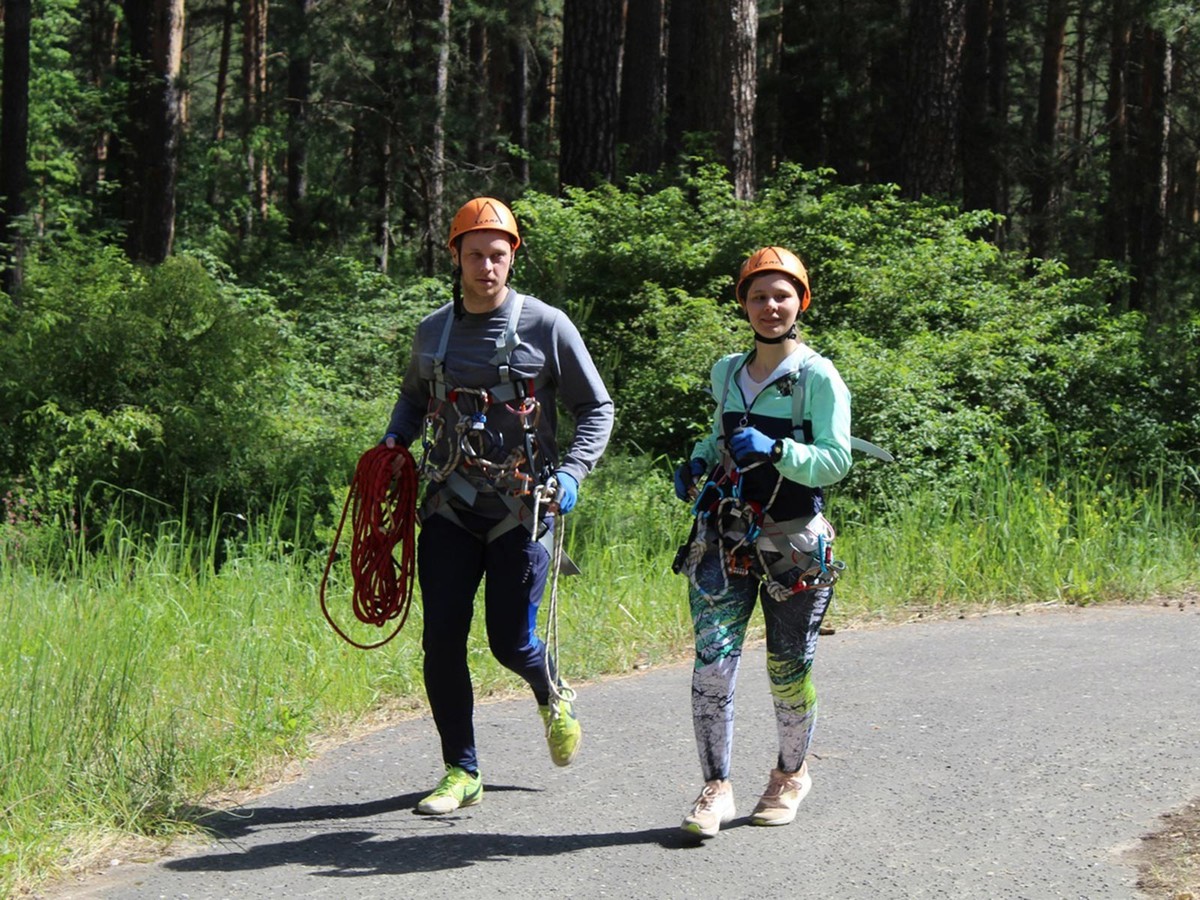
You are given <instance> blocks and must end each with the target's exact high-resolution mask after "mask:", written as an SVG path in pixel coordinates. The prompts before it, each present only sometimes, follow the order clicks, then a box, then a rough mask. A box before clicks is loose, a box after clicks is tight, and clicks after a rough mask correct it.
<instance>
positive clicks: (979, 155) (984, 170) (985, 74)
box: [962, 0, 1001, 210]
mask: <svg viewBox="0 0 1200 900" xmlns="http://www.w3.org/2000/svg"><path fill="white" fill-rule="evenodd" d="M994 14H995V8H994V6H993V3H992V0H967V10H966V38H965V42H964V44H963V94H962V96H963V99H962V104H963V106H962V173H963V204H962V205H963V209H992V210H995V209H998V208H999V199H1000V171H999V167H998V165H997V154H998V153H999V141H1000V139H1001V130H1000V128H999V127H998V120H997V116H996V110H994V109H993V108H992V102H991V101H992V97H991V92H990V90H989V85H990V83H991V78H992V66H993V60H992V58H991V49H992V43H991V35H992V21H993V20H992V17H993V15H994Z"/></svg>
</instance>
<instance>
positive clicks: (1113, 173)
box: [1100, 0, 1132, 305]
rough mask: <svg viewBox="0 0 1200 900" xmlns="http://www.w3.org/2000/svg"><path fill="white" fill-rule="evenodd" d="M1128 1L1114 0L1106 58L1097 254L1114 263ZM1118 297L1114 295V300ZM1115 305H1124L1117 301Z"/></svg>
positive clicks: (1121, 202) (1122, 228)
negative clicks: (1104, 174)
mask: <svg viewBox="0 0 1200 900" xmlns="http://www.w3.org/2000/svg"><path fill="white" fill-rule="evenodd" d="M1131 30H1132V29H1131V24H1130V21H1129V4H1128V0H1115V2H1114V4H1113V10H1112V31H1111V34H1110V43H1109V59H1108V97H1107V99H1106V101H1105V120H1106V122H1107V124H1108V127H1107V129H1106V130H1107V137H1108V199H1107V202H1106V203H1105V212H1104V220H1105V227H1104V239H1103V241H1104V242H1103V246H1102V247H1101V253H1100V255H1101V256H1102V257H1104V258H1106V259H1110V260H1113V261H1115V262H1117V263H1124V262H1125V261H1126V260H1128V259H1129V208H1130V205H1131V203H1130V200H1131V197H1130V190H1129V183H1128V181H1129V179H1128V174H1127V168H1128V163H1127V157H1128V152H1129V127H1128V123H1129V119H1128V116H1129V112H1128V107H1129V103H1128V93H1127V91H1128V87H1127V78H1128V72H1127V67H1128V65H1129V42H1130V36H1131ZM1117 299H1118V298H1114V300H1117ZM1118 305H1123V304H1121V303H1120V302H1118Z"/></svg>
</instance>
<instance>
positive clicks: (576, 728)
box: [538, 697, 583, 766]
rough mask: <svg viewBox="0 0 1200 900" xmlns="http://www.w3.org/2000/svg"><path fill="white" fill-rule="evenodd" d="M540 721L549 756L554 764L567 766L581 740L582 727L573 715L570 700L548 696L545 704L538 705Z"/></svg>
mask: <svg viewBox="0 0 1200 900" xmlns="http://www.w3.org/2000/svg"><path fill="white" fill-rule="evenodd" d="M538 712H539V713H541V715H542V722H543V724H545V726H546V743H547V744H549V745H550V758H551V759H552V760H554V764H555V765H556V766H569V765H570V764H571V760H573V759H574V758H575V754H576V753H578V752H579V745H580V744H581V743H582V742H583V729H582V728H581V727H580V725H579V719H577V718H576V717H575V707H574V706H573V705H572V704H571V701H570V700H557V699H555V698H554V697H551V698H550V702H549V703H548V704H546V705H545V706H539V707H538Z"/></svg>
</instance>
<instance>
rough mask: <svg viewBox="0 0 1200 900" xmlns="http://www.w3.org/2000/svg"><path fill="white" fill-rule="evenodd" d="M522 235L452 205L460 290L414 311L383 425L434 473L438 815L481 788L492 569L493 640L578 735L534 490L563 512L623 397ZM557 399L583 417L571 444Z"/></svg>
mask: <svg viewBox="0 0 1200 900" xmlns="http://www.w3.org/2000/svg"><path fill="white" fill-rule="evenodd" d="M520 246H521V237H520V233H519V231H518V229H517V223H516V219H515V218H514V217H513V214H512V211H511V210H510V209H509V208H508V207H507V206H505V205H504V204H503V203H501V202H500V201H499V200H496V199H494V198H491V197H476V198H475V199H473V200H471V201H469V202H468V203H466V204H465V205H464V206H463V207H462V208H461V209H460V210H459V211H458V213H457V214H456V215H455V217H454V221H453V223H452V224H451V226H450V235H449V249H450V258H451V262H452V263H453V278H454V299H453V302H451V303H448V304H446V305H444V306H443V307H441V308H440V309H438V310H437V311H435V312H434V313H432V314H430V315H429V316H427V317H426V318H425V319H424V320H422V322H421V324H420V325H419V326H418V328H417V334H416V337H415V339H414V341H413V347H412V355H411V357H410V360H409V365H408V370H407V372H406V374H405V377H404V384H403V387H402V388H401V391H400V398H399V400H398V401H397V402H396V406H395V408H394V409H393V411H392V418H391V422H390V424H389V425H388V431H387V436H386V437H385V439H384V441H385V443H386V444H387V445H388V446H389V447H390V446H395V445H396V444H403V445H405V446H407V445H409V444H411V443H412V442H413V441H415V440H417V439H418V437H420V438H421V448H420V449H421V456H422V459H421V466H422V471H423V472H424V474H425V475H426V477H427V478H428V480H429V484H428V487H427V489H426V492H425V499H424V503H423V505H422V508H421V523H422V524H421V532H420V536H419V538H418V541H417V577H418V582H419V584H420V586H421V599H422V603H423V606H424V632H423V634H422V648H423V649H424V653H425V659H424V676H425V690H426V693H427V695H428V697H429V705H430V708H431V710H432V712H433V719H434V723H435V724H436V725H437V729H438V734H439V735H440V737H441V743H442V758H443V762H444V763H445V766H446V774H445V776H444V777H443V778H442V780H441V782H440V783H439V784H438V786H437V787H436V788H435V789H434V791H433V792H432V793H431V794H430V795H429V796H427V797H425V798H424V799H423V800H421V802H420V803H419V804H418V806H417V811H418V812H421V813H426V814H430V815H440V814H444V813H448V812H453V811H454V810H456V809H459V808H461V807H464V806H473V805H474V804H476V803H479V802H480V800H481V799H482V798H483V778H482V776H481V775H480V773H479V765H478V759H477V757H476V747H475V733H474V725H473V707H474V697H473V692H472V687H471V676H470V671H469V668H468V665H467V636H468V632H469V630H470V625H471V616H472V613H473V608H474V598H475V593H476V589H477V588H478V587H479V584H480V582H481V581H485V584H486V587H485V591H484V614H485V617H486V623H487V635H488V643H489V646H490V648H491V651H492V653H493V655H494V656H495V657H496V659H497V660H498V661H499V662H500V663H501V664H502V665H504V666H505V667H507V668H509V669H511V670H512V671H514V672H516V673H517V674H518V675H520V676H521V677H522V678H523V679H525V681H526V682H527V683H528V684H529V686H530V688H531V689H532V690H533V695H534V697H535V698H536V700H537V703H538V707H539V712H540V713H541V717H542V720H543V724H544V728H545V733H546V740H547V743H548V744H549V746H550V756H551V758H552V759H553V761H554V762H555V763H556V764H557V765H560V766H565V765H568V764H569V763H570V762H571V761H572V760H573V759H574V758H575V754H576V753H577V752H578V750H579V744H580V741H581V739H582V731H581V728H580V725H579V721H578V719H577V718H576V716H575V711H574V708H573V706H572V704H571V702H570V697H571V696H572V693H571V691H570V689H569V688H567V687H566V686H565V685H564V684H563V682H562V681H561V679H559V677H558V675H557V671H556V668H555V662H554V660H553V659H552V658H550V656H549V654H548V653H547V649H546V645H545V643H544V642H543V641H542V640H540V639H539V638H538V637H537V634H536V633H535V623H536V620H537V609H538V605H539V604H540V602H541V599H542V593H543V590H544V588H545V585H546V578H547V575H548V572H549V566H550V553H549V551H548V549H547V545H548V544H549V541H548V538H549V537H550V535H551V530H552V529H553V528H554V527H555V522H554V519H553V518H551V517H549V516H544V514H545V513H546V512H547V505H548V504H547V505H543V504H542V503H541V502H539V499H538V498H542V497H544V498H547V499H550V497H551V495H550V494H549V493H548V490H553V495H552V499H553V501H554V504H553V505H554V506H556V507H557V510H558V512H559V513H560V514H565V513H568V512H570V511H571V509H572V508H573V507H574V506H575V502H576V499H577V497H578V491H579V484H580V482H582V481H583V480H584V478H585V477H586V476H587V474H588V473H589V472H590V471H591V470H592V468H593V467H594V466H595V465H596V462H597V461H598V460H599V459H600V456H601V454H603V452H604V449H605V447H606V446H607V444H608V439H609V435H610V433H611V431H612V424H613V405H612V400H611V399H610V398H609V395H608V391H607V389H606V388H605V386H604V383H603V381H602V380H601V378H600V375H599V373H598V372H597V371H596V367H595V365H594V364H593V362H592V359H591V356H590V355H589V354H588V351H587V348H586V347H585V346H584V343H583V340H582V338H581V337H580V335H579V332H578V330H577V329H576V327H575V326H574V324H572V322H571V321H570V319H569V318H568V317H567V316H566V315H565V314H564V313H563V312H562V311H561V310H558V309H555V308H554V307H551V306H548V305H547V304H545V303H542V302H541V301H540V300H538V299H536V298H534V297H528V296H524V295H522V294H519V293H517V292H516V291H514V290H513V289H512V288H510V287H509V286H508V281H509V276H510V274H511V272H512V264H513V259H514V257H515V254H516V251H517V249H518V248H519V247H520ZM559 403H561V404H562V406H563V408H564V409H565V410H566V411H567V412H568V413H569V414H570V416H571V418H572V419H573V420H574V423H575V429H574V436H573V437H572V439H571V442H570V446H568V447H567V448H566V450H565V452H563V453H561V454H560V453H559V448H558V446H557V441H556V433H557V432H556V429H557V406H558V404H559ZM535 510H536V511H537V513H538V514H537V516H536V518H535ZM552 510H553V507H551V510H550V511H552Z"/></svg>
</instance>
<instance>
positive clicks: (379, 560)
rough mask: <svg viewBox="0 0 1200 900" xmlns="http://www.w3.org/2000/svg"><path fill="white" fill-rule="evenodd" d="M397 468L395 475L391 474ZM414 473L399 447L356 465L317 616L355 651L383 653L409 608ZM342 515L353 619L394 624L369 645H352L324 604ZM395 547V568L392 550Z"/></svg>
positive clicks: (370, 453) (379, 449)
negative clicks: (346, 535)
mask: <svg viewBox="0 0 1200 900" xmlns="http://www.w3.org/2000/svg"><path fill="white" fill-rule="evenodd" d="M397 463H399V466H400V468H399V472H398V473H397V471H396V466H397ZM416 510H417V469H416V464H415V463H414V462H413V458H412V455H411V454H410V453H409V452H408V450H407V449H406V448H405V447H401V446H399V445H397V446H395V447H386V446H384V445H383V444H380V445H378V446H376V447H372V448H371V449H370V450H367V451H366V452H365V453H363V454H362V456H361V457H360V458H359V460H358V465H357V466H356V467H355V470H354V478H353V480H352V481H351V483H350V490H349V492H348V493H347V495H346V502H345V504H344V505H343V506H342V517H341V519H340V520H339V521H338V527H337V531H336V532H335V534H334V537H333V543H332V545H331V546H330V548H329V558H328V559H327V560H326V562H325V572H324V574H323V575H322V576H321V587H320V598H321V612H322V613H324V615H325V619H326V621H327V622H329V624H330V625H331V626H332V627H333V630H334V631H336V632H337V633H338V635H339V636H340V637H341V638H342V639H343V640H344V641H346V643H348V644H350V645H352V646H354V647H358V648H359V649H360V650H370V649H373V648H375V647H382V646H383V645H384V644H386V643H387V642H388V641H390V640H391V639H392V638H394V637H395V636H396V635H397V634H399V633H400V629H401V628H403V627H404V623H405V622H406V621H407V620H408V612H409V608H410V607H411V605H412V596H413V584H414V581H415V579H414V574H415V572H416V542H415V532H416V528H415V526H416V519H417V513H416ZM347 514H350V515H351V545H350V573H351V578H352V580H353V593H352V602H353V608H354V615H355V617H356V618H357V619H358V620H359V621H360V622H363V623H364V624H367V625H374V626H376V627H378V628H383V627H384V626H385V625H386V624H387V623H388V622H390V621H392V620H396V619H398V620H399V621H397V622H396V627H395V628H394V629H393V631H392V633H391V634H389V635H388V636H387V637H385V638H384V639H383V640H381V641H378V642H376V643H373V644H364V643H360V642H359V641H356V640H354V639H353V638H352V637H350V636H349V635H348V634H346V632H345V631H343V630H342V628H341V626H339V625H338V624H337V622H336V621H334V619H333V616H332V615H331V614H330V612H329V604H328V602H327V600H326V586H327V584H328V582H329V573H330V571H331V570H332V568H333V564H334V561H335V560H336V559H337V558H338V554H337V548H338V542H339V541H340V540H341V536H342V528H343V526H344V525H345V524H346V516H347ZM397 545H399V546H400V561H399V564H397V561H396V557H395V549H396V547H397Z"/></svg>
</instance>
